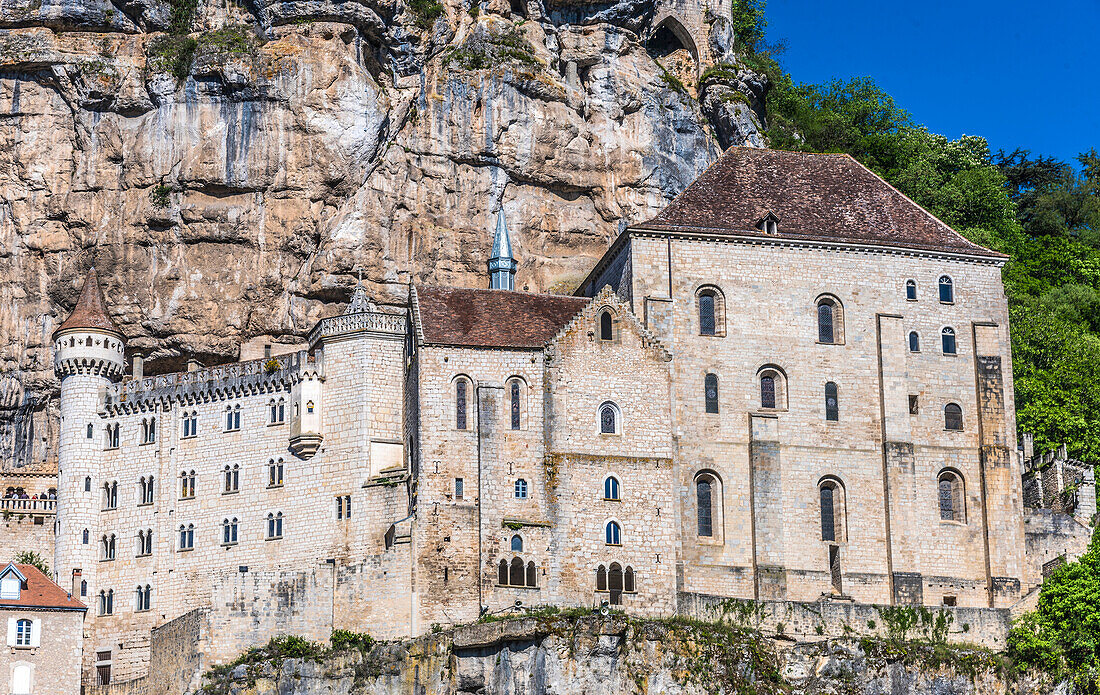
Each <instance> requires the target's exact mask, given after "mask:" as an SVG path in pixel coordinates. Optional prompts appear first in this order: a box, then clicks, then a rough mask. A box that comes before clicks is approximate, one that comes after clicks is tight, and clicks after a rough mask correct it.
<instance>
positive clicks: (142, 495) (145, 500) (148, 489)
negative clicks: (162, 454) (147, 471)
mask: <svg viewBox="0 0 1100 695" xmlns="http://www.w3.org/2000/svg"><path fill="white" fill-rule="evenodd" d="M152 503H153V476H152V475H149V476H144V475H143V476H141V478H139V479H138V506H145V505H150V504H152Z"/></svg>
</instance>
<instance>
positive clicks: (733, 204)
mask: <svg viewBox="0 0 1100 695" xmlns="http://www.w3.org/2000/svg"><path fill="white" fill-rule="evenodd" d="M768 213H771V214H772V215H774V216H775V217H777V218H778V219H779V220H780V221H779V225H778V230H777V233H776V234H774V235H773V234H766V233H765V231H763V230H761V229H759V228H758V226H757V225H758V222H759V221H760V220H761V219H762V218H763V217H765V216H766V215H767V214H768ZM633 229H636V230H652V231H662V232H672V233H706V234H719V235H722V234H726V235H730V236H760V237H777V238H781V239H796V240H806V241H818V242H841V243H850V244H863V245H873V246H886V247H900V248H912V249H921V250H927V251H940V252H948V253H960V254H966V255H971V256H986V257H989V258H1007V256H1005V255H1004V254H1000V253H997V252H995V251H990V250H989V249H986V248H984V247H982V246H978V245H977V244H974V243H971V242H970V241H967V240H966V239H965V238H963V237H962V236H961V235H960V234H959V233H958V232H956V231H954V230H953V229H951V228H950V227H948V226H947V225H946V224H944V223H943V222H941V221H940V220H938V219H937V218H936V217H935V216H933V215H932V214H931V213H930V212H928V211H927V210H925V209H924V208H922V207H921V206H919V205H917V204H916V203H914V202H913V201H912V200H910V199H909V198H907V197H906V196H905V195H903V194H902V193H901V192H900V191H898V190H897V189H895V188H894V187H893V186H891V185H890V184H888V183H886V181H884V180H883V179H881V178H879V177H878V176H877V175H876V174H875V173H874V172H872V171H871V170H870V169H867V168H866V167H864V166H863V165H862V164H860V163H859V162H857V161H856V160H855V159H853V158H852V157H850V156H848V155H846V154H810V153H805V152H785V151H781V150H764V149H756V148H751V147H731V148H730V149H728V150H726V152H725V154H723V155H722V156H721V157H719V159H718V161H716V162H715V163H714V164H712V165H711V166H710V168H709V169H707V170H706V171H705V172H704V173H703V175H702V176H700V177H699V178H698V179H696V180H695V182H694V183H692V184H691V185H690V186H688V187H687V188H686V189H684V191H683V192H682V193H680V195H678V196H676V198H675V199H674V200H673V201H672V202H671V203H670V204H669V205H668V207H666V208H665V209H664V210H662V211H661V212H660V213H658V214H657V216H656V217H654V218H653V219H651V220H649V221H648V222H643V223H641V224H638V225H635V226H634V227H633Z"/></svg>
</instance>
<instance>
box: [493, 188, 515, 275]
mask: <svg viewBox="0 0 1100 695" xmlns="http://www.w3.org/2000/svg"><path fill="white" fill-rule="evenodd" d="M515 275H516V261H515V259H514V258H512V240H511V239H510V238H509V237H508V224H507V222H506V221H505V219H504V208H503V207H501V209H500V211H499V212H497V230H496V234H495V235H494V236H493V251H492V253H491V254H490V256H489V288H490V289H494V290H511V289H515V281H516V280H515Z"/></svg>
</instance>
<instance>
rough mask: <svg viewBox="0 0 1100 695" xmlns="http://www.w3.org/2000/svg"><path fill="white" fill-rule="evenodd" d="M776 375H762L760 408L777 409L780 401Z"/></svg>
mask: <svg viewBox="0 0 1100 695" xmlns="http://www.w3.org/2000/svg"><path fill="white" fill-rule="evenodd" d="M775 391H776V389H775V374H771V373H765V374H761V375H760V407H761V408H775V407H776V405H777V403H778V399H777V398H776V393H775Z"/></svg>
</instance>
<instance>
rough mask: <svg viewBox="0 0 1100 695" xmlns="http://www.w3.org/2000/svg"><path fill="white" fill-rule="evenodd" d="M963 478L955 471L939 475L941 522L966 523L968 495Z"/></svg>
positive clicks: (945, 471) (946, 471) (943, 472)
mask: <svg viewBox="0 0 1100 695" xmlns="http://www.w3.org/2000/svg"><path fill="white" fill-rule="evenodd" d="M964 493H965V488H964V486H963V479H962V476H961V475H959V474H958V473H957V472H956V471H953V470H943V471H941V472H940V475H939V501H940V520H941V521H958V522H962V523H966V504H965V502H966V495H965V494H964Z"/></svg>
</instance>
